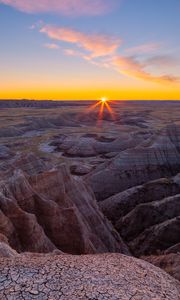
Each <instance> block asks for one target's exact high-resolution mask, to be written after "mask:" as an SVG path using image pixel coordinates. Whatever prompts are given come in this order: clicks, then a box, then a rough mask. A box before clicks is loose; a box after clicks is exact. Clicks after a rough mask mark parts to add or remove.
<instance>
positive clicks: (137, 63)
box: [40, 25, 179, 83]
mask: <svg viewBox="0 0 180 300" xmlns="http://www.w3.org/2000/svg"><path fill="white" fill-rule="evenodd" d="M40 32H41V33H44V34H46V35H47V36H48V37H49V38H50V39H51V40H52V41H54V40H55V41H58V42H61V44H62V47H63V43H62V42H65V44H66V43H69V44H70V45H72V48H71V47H70V48H68V49H67V48H66V47H65V49H64V53H65V54H66V55H68V56H78V57H81V58H82V59H84V60H86V61H89V62H90V63H92V64H94V65H97V66H100V67H103V68H110V69H113V70H116V71H117V72H119V73H121V74H124V75H126V76H129V77H134V78H137V79H142V80H147V81H152V82H157V83H175V82H177V81H179V78H177V77H175V76H172V75H170V74H168V73H167V74H166V73H165V74H162V75H154V74H152V72H149V71H147V69H148V67H153V66H154V64H155V63H156V64H157V65H158V62H159V63H160V61H161V62H162V63H163V56H156V57H155V56H154V59H153V58H151V60H150V59H149V60H148V59H146V60H145V59H144V61H143V59H142V57H141V56H142V54H143V56H144V53H148V54H150V53H151V52H154V51H155V49H158V51H159V47H160V46H159V45H157V44H150V43H149V44H143V45H140V46H136V47H134V48H131V49H127V50H125V52H124V53H125V54H124V55H123V54H120V52H122V51H121V49H120V46H121V43H122V41H121V40H120V39H119V38H117V37H112V36H109V35H103V34H85V33H82V32H79V31H76V30H74V29H70V28H66V27H58V26H52V25H44V26H42V28H41V29H40ZM136 51H137V52H138V55H127V53H131V52H133V53H134V52H136ZM164 60H166V61H167V57H166V59H165V57H164ZM142 61H143V62H142ZM159 69H160V68H159ZM158 73H159V70H158Z"/></svg>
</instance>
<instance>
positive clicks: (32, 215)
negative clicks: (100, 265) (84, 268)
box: [0, 155, 129, 254]
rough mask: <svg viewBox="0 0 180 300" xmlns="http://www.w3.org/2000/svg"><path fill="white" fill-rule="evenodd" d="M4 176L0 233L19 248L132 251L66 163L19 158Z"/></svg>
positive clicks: (31, 250) (72, 251)
mask: <svg viewBox="0 0 180 300" xmlns="http://www.w3.org/2000/svg"><path fill="white" fill-rule="evenodd" d="M35 161H36V163H35ZM19 168H21V170H20V169H19ZM14 170H15V171H14ZM22 170H23V171H22ZM3 176H4V180H3V181H2V182H1V183H0V212H1V215H2V217H1V218H0V232H1V233H2V234H4V235H5V236H7V238H8V241H9V244H10V245H11V247H12V248H13V249H16V250H17V251H18V252H27V251H30V252H51V251H53V250H54V249H60V250H61V251H63V252H66V253H72V254H83V253H84V254H85V253H100V252H122V253H126V254H128V253H129V251H128V249H127V247H126V245H125V244H124V243H123V241H122V239H121V238H120V236H119V235H118V233H117V232H116V231H115V230H114V229H113V227H112V225H111V224H110V223H109V222H108V221H107V219H106V218H105V217H104V216H103V214H102V213H101V212H100V210H99V208H98V206H97V203H96V200H95V197H94V194H93V192H92V191H91V189H90V188H89V187H88V186H87V185H86V184H84V183H83V182H82V180H80V179H75V178H73V177H72V176H71V175H70V173H69V171H68V169H67V168H66V166H65V165H62V166H60V167H59V169H51V170H47V166H46V165H45V164H44V163H43V162H42V161H41V160H40V161H39V160H38V159H37V158H36V157H34V156H33V155H29V156H24V157H23V158H22V160H21V159H18V160H17V161H14V163H13V164H12V166H11V168H10V170H8V171H5V172H4V175H3ZM7 177H8V178H7Z"/></svg>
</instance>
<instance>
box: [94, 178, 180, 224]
mask: <svg viewBox="0 0 180 300" xmlns="http://www.w3.org/2000/svg"><path fill="white" fill-rule="evenodd" d="M177 178H178V176H176V177H175V178H160V179H157V180H154V181H149V182H147V183H145V184H143V185H139V186H135V187H132V188H130V189H127V190H125V191H123V192H121V193H118V194H116V195H114V196H112V197H109V198H107V199H105V200H104V201H101V202H99V206H100V207H101V209H102V211H103V213H104V214H105V215H106V216H107V217H108V219H109V220H111V221H112V222H113V223H114V224H115V223H116V222H117V221H118V220H119V219H120V218H121V217H123V216H125V215H126V214H128V213H129V212H131V211H132V210H133V209H134V208H136V207H137V206H138V205H140V204H142V203H149V202H152V201H158V200H161V199H163V198H166V197H168V196H173V195H176V194H178V193H179V192H180V182H179V183H178V180H177Z"/></svg>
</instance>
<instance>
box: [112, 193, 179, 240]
mask: <svg viewBox="0 0 180 300" xmlns="http://www.w3.org/2000/svg"><path fill="white" fill-rule="evenodd" d="M179 215H180V194H179V195H175V196H172V197H168V198H164V199H163V200H159V201H153V202H150V203H143V204H139V205H137V206H136V207H135V208H134V209H133V210H132V211H131V212H130V213H128V214H127V215H125V216H124V217H123V218H122V219H120V221H119V222H117V223H116V228H117V229H119V231H120V232H121V235H122V236H123V237H126V240H127V241H131V240H133V239H135V238H136V237H137V236H138V235H139V234H141V233H142V232H143V231H144V230H146V229H147V228H149V227H151V226H153V225H156V224H159V223H163V222H165V221H166V220H168V219H173V218H174V217H177V216H179Z"/></svg>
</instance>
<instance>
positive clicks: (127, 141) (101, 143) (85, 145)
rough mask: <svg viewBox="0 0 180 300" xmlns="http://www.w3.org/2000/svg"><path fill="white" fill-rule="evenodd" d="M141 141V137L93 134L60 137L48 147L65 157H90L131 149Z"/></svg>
mask: <svg viewBox="0 0 180 300" xmlns="http://www.w3.org/2000/svg"><path fill="white" fill-rule="evenodd" d="M142 141H143V138H142V137H135V136H133V135H130V134H120V135H119V137H118V138H115V137H111V136H108V135H107V136H98V135H93V134H89V135H83V136H73V135H69V136H66V135H61V136H59V137H57V138H56V139H55V141H53V142H51V143H50V145H51V146H55V150H56V151H60V152H63V154H64V155H65V156H71V157H92V156H97V155H100V154H108V153H111V152H116V153H117V152H119V151H123V150H125V149H128V148H133V147H135V146H136V145H138V144H139V143H140V142H142Z"/></svg>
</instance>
